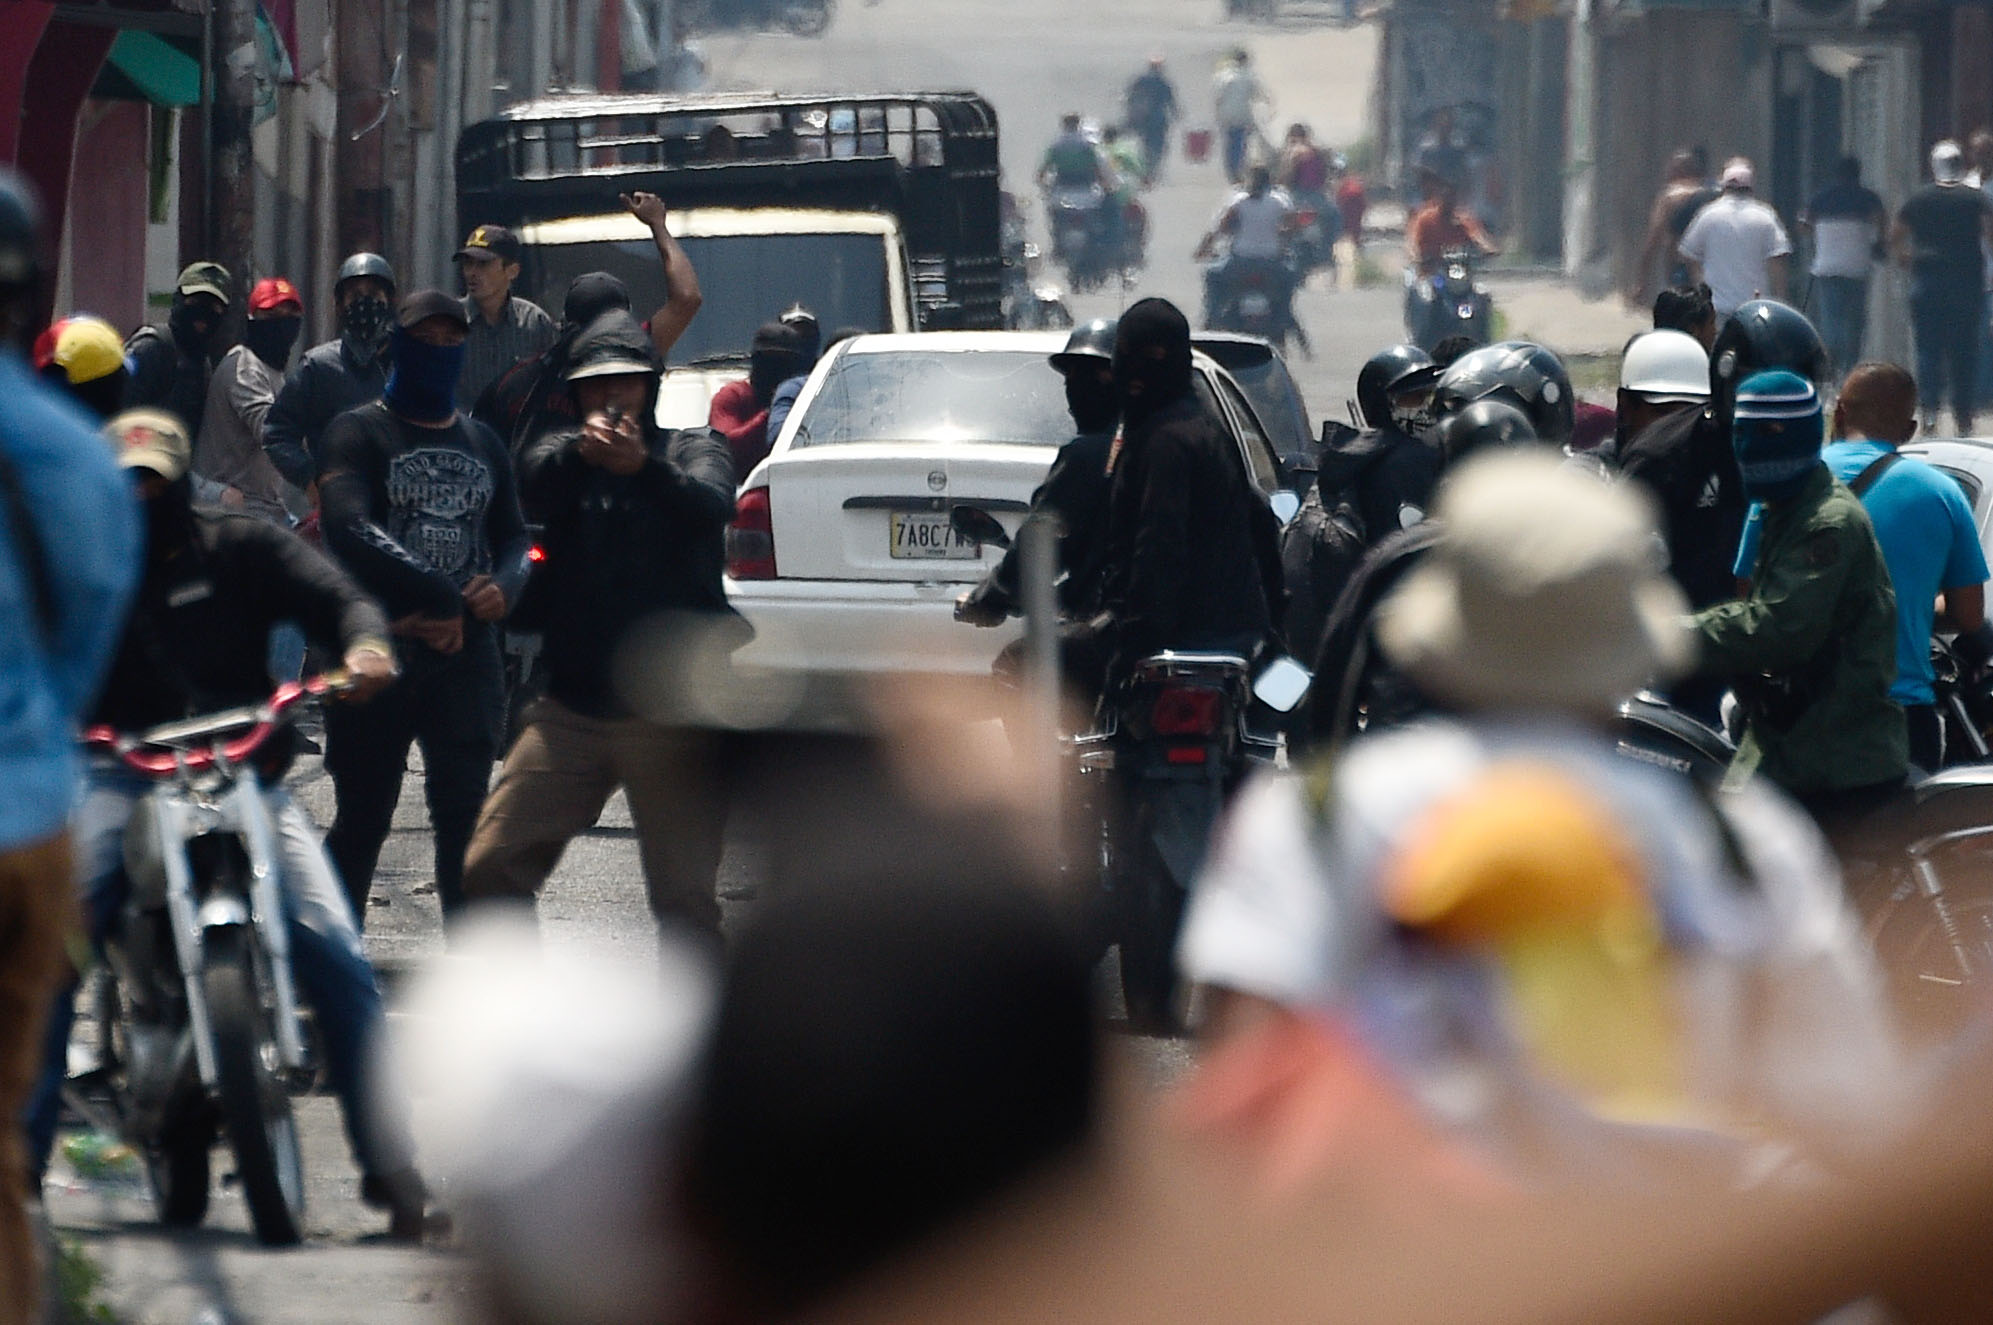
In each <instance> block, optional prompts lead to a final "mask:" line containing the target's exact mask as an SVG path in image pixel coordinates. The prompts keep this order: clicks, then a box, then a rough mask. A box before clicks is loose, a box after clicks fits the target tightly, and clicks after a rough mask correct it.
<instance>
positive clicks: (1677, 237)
mask: <svg viewBox="0 0 1993 1325" xmlns="http://www.w3.org/2000/svg"><path fill="white" fill-rule="evenodd" d="M1707 169H1708V167H1707V163H1706V162H1704V161H1702V160H1701V159H1699V158H1698V157H1697V156H1696V154H1695V152H1694V151H1693V150H1691V149H1689V148H1686V147H1685V148H1683V149H1681V150H1680V151H1678V152H1676V153H1675V154H1674V155H1673V156H1671V157H1669V158H1668V173H1667V178H1666V179H1665V180H1663V181H1662V183H1661V191H1660V192H1659V193H1657V194H1656V195H1654V206H1653V208H1652V209H1651V210H1650V211H1649V212H1648V215H1647V238H1646V241H1645V242H1644V243H1642V244H1641V246H1640V258H1639V260H1638V261H1637V262H1636V263H1635V264H1634V267H1633V281H1632V283H1631V284H1630V285H1629V286H1628V287H1627V291H1626V301H1627V302H1628V303H1629V304H1633V305H1635V306H1639V305H1642V304H1645V303H1647V302H1648V295H1649V292H1650V291H1653V289H1654V284H1653V283H1654V279H1655V277H1656V276H1657V275H1662V274H1663V273H1662V272H1661V265H1660V264H1661V262H1662V261H1663V259H1665V260H1666V262H1667V270H1666V273H1665V279H1664V280H1662V282H1661V288H1662V289H1667V288H1669V287H1672V286H1678V285H1686V284H1689V283H1690V282H1689V280H1688V268H1687V267H1686V266H1684V265H1683V260H1682V257H1681V255H1680V254H1679V253H1678V252H1676V250H1677V249H1678V248H1679V247H1680V245H1681V242H1682V236H1683V235H1684V234H1686V233H1687V232H1688V228H1689V222H1691V221H1693V220H1695V214H1696V213H1697V212H1699V211H1701V210H1702V209H1703V208H1704V207H1705V206H1707V205H1708V204H1709V203H1710V202H1712V201H1714V200H1715V198H1716V190H1715V189H1712V188H1710V187H1709V181H1708V180H1707V179H1705V178H1703V176H1704V174H1705V173H1706V171H1707Z"/></svg>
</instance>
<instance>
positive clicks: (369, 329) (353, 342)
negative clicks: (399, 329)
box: [339, 295, 394, 363]
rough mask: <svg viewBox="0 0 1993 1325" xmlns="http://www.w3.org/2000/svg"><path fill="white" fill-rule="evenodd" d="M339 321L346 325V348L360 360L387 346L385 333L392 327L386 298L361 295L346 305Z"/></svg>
mask: <svg viewBox="0 0 1993 1325" xmlns="http://www.w3.org/2000/svg"><path fill="white" fill-rule="evenodd" d="M339 321H340V324H341V325H342V326H343V327H344V328H345V331H344V332H343V339H344V340H345V341H346V345H347V348H348V349H350V350H351V351H352V352H353V356H354V357H355V358H357V359H359V360H360V361H361V362H363V363H364V362H367V361H368V360H371V359H373V358H374V357H375V356H376V355H378V354H379V353H380V352H381V350H382V349H383V348H384V347H385V346H386V345H387V343H388V332H389V331H390V330H391V329H392V328H393V326H394V317H393V314H392V312H391V310H389V308H388V301H387V300H385V299H376V298H374V297H373V296H371V295H364V296H362V297H361V298H358V299H355V300H354V301H353V302H352V303H350V304H348V305H346V308H345V311H344V312H342V313H341V314H340V315H339Z"/></svg>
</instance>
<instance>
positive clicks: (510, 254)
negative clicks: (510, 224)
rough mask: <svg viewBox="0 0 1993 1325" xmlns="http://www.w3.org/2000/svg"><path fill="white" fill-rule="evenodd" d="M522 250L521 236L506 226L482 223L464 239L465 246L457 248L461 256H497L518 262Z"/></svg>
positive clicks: (458, 254)
mask: <svg viewBox="0 0 1993 1325" xmlns="http://www.w3.org/2000/svg"><path fill="white" fill-rule="evenodd" d="M522 252H523V250H522V249H521V248H520V245H519V236H517V235H515V234H513V233H512V232H511V231H510V230H507V229H506V228H505V227H504V226H502V225H481V226H479V227H478V228H477V229H475V230H473V231H471V237H470V238H469V239H466V240H465V241H464V246H463V247H462V248H460V249H458V250H457V254H456V255H457V256H458V257H459V258H491V257H496V258H500V259H503V260H504V261H506V262H517V261H519V257H520V254H521V253H522Z"/></svg>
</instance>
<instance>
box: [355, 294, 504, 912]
mask: <svg viewBox="0 0 1993 1325" xmlns="http://www.w3.org/2000/svg"><path fill="white" fill-rule="evenodd" d="M395 320H396V326H395V328H394V331H393V332H392V334H391V336H390V338H389V341H388V358H389V362H390V364H391V370H390V372H389V376H388V382H387V389H386V391H385V393H384V394H383V396H382V398H381V399H380V400H378V401H376V402H374V403H372V404H368V405H362V406H360V407H359V408H358V409H354V410H348V411H347V412H346V413H344V414H342V415H340V416H339V417H338V418H336V419H334V420H333V421H332V424H331V426H330V427H328V428H327V429H326V432H325V440H324V453H323V464H322V465H321V467H320V472H319V499H320V503H321V506H322V510H323V523H324V527H325V542H326V546H327V547H328V548H330V549H331V550H332V551H333V552H334V553H335V554H336V555H337V556H338V557H339V558H340V560H341V561H343V562H344V563H345V564H346V567H347V569H348V570H350V571H351V572H352V573H353V577H354V578H355V579H356V580H358V581H359V582H360V584H361V585H362V587H364V588H365V589H366V590H367V591H368V592H369V593H371V594H372V595H373V596H374V597H375V598H376V599H378V600H379V601H380V602H381V603H382V604H383V605H384V606H385V607H386V608H387V612H388V617H389V619H390V620H391V621H392V622H393V625H394V632H395V634H396V635H397V636H398V637H399V638H400V641H401V655H402V663H403V668H404V671H403V675H402V678H401V679H400V680H399V681H398V682H396V683H395V684H394V685H393V686H391V687H390V688H389V689H388V690H387V691H386V692H384V693H383V694H382V695H381V696H380V697H379V698H378V699H376V700H375V701H374V702H373V703H372V704H369V705H368V706H366V707H365V708H363V709H352V710H335V711H333V712H330V713H327V714H326V717H325V735H326V755H325V767H326V771H327V772H328V773H330V774H331V775H332V785H333V790H334V792H335V794H336V796H337V799H338V813H337V817H336V818H335V819H334V820H333V824H332V830H331V831H330V832H329V833H327V834H326V838H325V845H326V850H327V851H328V852H330V853H331V856H332V859H333V863H334V864H336V865H337V866H338V868H339V875H340V878H341V879H342V880H344V882H345V885H346V891H347V895H348V896H349V897H350V898H351V899H352V902H353V911H354V914H355V917H356V918H361V919H363V918H364V917H365V915H366V907H367V895H368V893H369V891H370V890H371V888H372V885H373V877H374V865H375V863H376V862H377V861H378V860H379V858H380V851H381V843H382V842H384V841H385V840H386V839H387V834H388V828H389V826H390V824H391V823H392V821H393V818H394V808H395V803H396V802H397V801H398V800H399V799H400V798H401V776H402V770H403V767H404V764H405V763H406V761H407V758H408V747H409V745H410V743H411V742H420V743H421V746H422V762H423V767H424V772H425V775H426V777H427V779H428V793H429V820H430V825H431V827H432V828H433V829H434V830H435V835H436V893H437V897H438V899H439V901H440V902H441V903H442V907H443V913H444V915H445V916H450V915H454V914H455V912H456V910H457V908H458V907H459V906H460V905H461V904H462V900H463V887H462V882H463V869H464V851H465V848H466V847H467V846H468V845H469V844H470V836H471V829H472V827H473V825H474V824H475V823H476V821H477V814H478V808H479V806H481V805H482V804H483V802H484V793H485V785H486V783H487V781H488V780H489V779H490V776H491V764H492V761H493V759H495V758H496V757H497V753H498V734H499V726H500V720H501V714H502V712H503V708H504V699H505V681H504V668H503V665H502V662H501V659H500V657H499V652H498V638H497V630H496V627H497V623H498V622H499V621H500V620H502V619H503V618H504V616H505V614H506V613H507V612H508V611H510V610H511V607H512V605H513V604H514V603H515V602H517V601H518V599H519V594H520V591H521V590H522V589H523V588H524V587H525V583H526V566H527V562H526V554H527V550H528V539H527V536H526V526H525V523H524V521H523V520H522V519H521V518H520V515H519V497H518V493H517V491H516V489H515V486H514V482H513V474H512V461H511V459H510V457H509V456H507V455H506V452H505V446H504V444H503V443H502V442H500V441H499V440H498V435H497V434H496V433H494V432H493V431H492V430H491V429H490V428H488V427H486V426H485V425H484V424H481V423H478V422H475V421H474V420H472V419H470V418H468V417H467V416H465V415H463V414H460V413H459V412H458V411H457V407H456V400H455V395H456V385H457V377H458V374H459V373H460V372H461V371H462V366H463V347H464V340H465V337H466V336H467V335H468V332H469V326H468V318H467V316H466V314H465V312H464V306H463V304H462V303H460V302H459V301H457V300H455V299H452V298H450V297H449V296H448V295H446V294H444V293H443V292H442V291H440V290H424V291H422V292H420V293H417V294H412V295H410V296H408V298H406V299H404V300H403V301H402V303H401V307H400V309H399V310H398V311H397V313H396V319H395Z"/></svg>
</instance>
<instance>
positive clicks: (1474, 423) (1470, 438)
mask: <svg viewBox="0 0 1993 1325" xmlns="http://www.w3.org/2000/svg"><path fill="white" fill-rule="evenodd" d="M1437 438H1438V441H1439V450H1440V454H1441V455H1443V456H1445V457H1446V463H1447V464H1449V465H1452V464H1457V463H1459V462H1460V461H1461V460H1463V459H1465V458H1466V457H1467V456H1470V455H1473V454H1474V453H1475V452H1476V451H1486V450H1491V449H1493V448H1494V447H1497V446H1528V445H1530V444H1531V443H1533V442H1537V441H1539V440H1541V439H1540V438H1538V437H1537V435H1536V428H1535V427H1534V426H1533V425H1532V424H1531V423H1530V421H1529V416H1528V415H1527V414H1525V413H1523V412H1522V411H1521V410H1520V409H1518V408H1516V407H1515V406H1514V405H1511V404H1510V403H1509V402H1508V401H1506V400H1503V399H1502V398H1500V397H1499V396H1494V397H1490V398H1488V399H1485V400H1477V401H1475V402H1474V403H1473V404H1471V405H1467V406H1465V407H1463V408H1462V409H1459V410H1457V411H1455V412H1454V413H1452V414H1449V415H1447V416H1446V418H1444V419H1442V420H1441V421H1440V425H1439V431H1438V433H1437Z"/></svg>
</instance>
